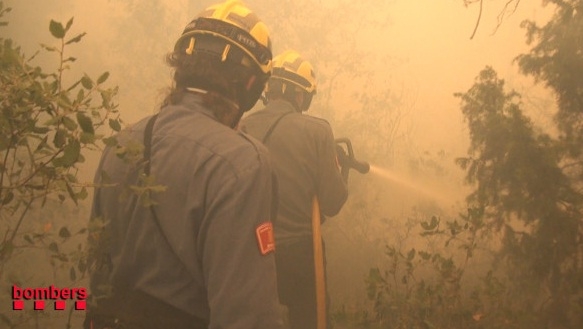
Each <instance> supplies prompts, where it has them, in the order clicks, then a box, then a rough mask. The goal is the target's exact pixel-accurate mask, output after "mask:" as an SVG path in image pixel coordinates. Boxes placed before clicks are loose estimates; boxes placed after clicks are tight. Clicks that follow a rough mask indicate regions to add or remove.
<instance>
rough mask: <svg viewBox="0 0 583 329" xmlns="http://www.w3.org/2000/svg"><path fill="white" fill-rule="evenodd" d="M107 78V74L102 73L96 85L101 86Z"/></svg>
mask: <svg viewBox="0 0 583 329" xmlns="http://www.w3.org/2000/svg"><path fill="white" fill-rule="evenodd" d="M108 77H109V72H104V73H103V74H102V75H100V76H99V78H98V79H97V84H101V83H104V82H105V80H107V78H108Z"/></svg>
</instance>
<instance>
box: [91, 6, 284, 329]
mask: <svg viewBox="0 0 583 329" xmlns="http://www.w3.org/2000/svg"><path fill="white" fill-rule="evenodd" d="M167 61H168V63H169V65H170V66H171V67H173V68H174V71H175V73H174V86H173V89H172V90H171V92H170V94H169V95H168V97H167V99H166V100H165V102H164V105H163V106H162V108H161V110H160V112H159V113H158V114H157V115H154V116H151V117H147V118H145V119H143V120H142V121H140V122H138V123H137V124H135V125H134V126H133V127H131V128H128V129H126V130H124V131H122V132H121V133H120V134H119V135H118V136H117V140H118V142H119V145H120V146H117V147H108V148H107V149H106V150H105V151H104V154H103V156H102V159H101V162H100V165H99V168H98V170H97V174H96V179H95V181H96V183H97V184H98V186H99V187H98V188H97V189H96V192H95V196H94V203H93V210H92V220H93V222H92V223H93V224H92V233H91V234H90V244H91V245H92V246H93V251H92V253H91V258H90V264H91V269H92V270H91V282H90V287H91V299H90V303H89V305H88V313H87V317H86V320H85V324H84V326H85V328H87V329H89V328H91V329H103V328H120V329H121V328H136V329H137V328H142V329H143V328H148V329H150V328H152V329H154V328H156V329H158V328H173V329H176V328H178V329H181V328H195V329H198V328H212V329H219V328H229V329H236V328H240V329H250V328H255V329H265V328H275V329H280V328H282V327H283V321H282V317H281V314H280V311H279V310H280V308H279V303H278V296H277V284H276V270H275V259H274V253H273V251H274V241H273V232H272V224H271V218H272V217H274V208H275V207H274V202H275V201H276V200H274V194H275V191H274V172H273V170H272V167H271V163H270V160H269V158H268V155H267V150H266V149H265V147H264V146H263V145H261V144H260V143H258V142H256V141H254V140H253V139H252V138H250V137H248V136H246V135H245V134H243V133H241V132H237V131H236V130H235V129H234V128H235V127H236V126H237V124H238V121H239V120H240V118H241V116H242V114H243V113H244V112H245V111H247V110H249V109H250V108H251V107H252V106H253V105H254V104H255V103H256V101H257V99H258V98H259V96H260V95H261V92H262V91H263V89H264V86H265V83H266V81H267V80H268V78H269V76H270V74H271V67H272V56H271V45H270V41H269V36H268V32H267V29H266V27H265V25H264V24H263V23H262V22H261V21H260V20H259V19H258V18H257V16H256V15H255V14H253V13H252V12H251V11H250V10H249V9H248V8H247V7H245V6H244V5H243V4H242V3H241V2H239V1H233V0H229V1H226V2H224V3H221V4H218V5H214V6H211V7H209V8H207V9H206V10H205V11H203V12H202V13H200V14H199V15H198V16H197V17H196V18H195V19H194V20H193V21H192V22H191V23H189V24H188V25H187V26H186V28H185V29H184V31H183V33H182V35H181V36H180V38H179V39H178V41H177V42H176V45H175V49H174V51H173V52H172V53H171V54H169V55H168V58H167ZM132 145H134V147H132ZM135 145H140V146H141V145H143V148H142V147H138V148H137V149H139V150H142V149H143V152H139V153H138V154H137V158H138V161H132V158H131V156H129V155H130V154H131V151H130V150H131V149H136V147H135ZM122 146H123V147H122ZM124 150H125V153H124ZM124 154H125V155H124ZM148 191H149V192H148ZM99 223H102V225H103V227H102V228H100V227H99Z"/></svg>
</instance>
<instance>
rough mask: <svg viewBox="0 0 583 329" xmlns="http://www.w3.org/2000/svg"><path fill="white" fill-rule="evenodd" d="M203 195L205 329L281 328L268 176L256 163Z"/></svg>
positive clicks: (266, 168) (267, 170) (263, 165)
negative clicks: (206, 197)
mask: <svg viewBox="0 0 583 329" xmlns="http://www.w3.org/2000/svg"><path fill="white" fill-rule="evenodd" d="M217 188H218V190H217V192H216V194H213V195H209V200H211V201H210V206H209V208H208V212H207V214H208V216H207V218H206V219H205V221H207V223H206V224H205V226H207V229H206V233H205V242H204V249H203V272H204V276H205V280H206V284H207V289H208V291H207V293H208V301H209V306H210V314H211V319H210V325H209V329H218V328H233V329H238V328H241V329H243V328H248V329H262V328H276V329H279V328H282V326H283V324H282V320H281V316H280V311H279V304H278V296H277V284H276V272H275V258H274V253H273V249H274V248H275V246H274V241H273V235H272V234H273V231H272V227H271V221H270V217H271V216H272V213H271V211H272V207H273V205H272V198H273V196H274V194H273V193H272V188H273V182H272V171H271V167H270V166H269V165H268V164H266V163H261V164H259V165H256V166H254V167H253V168H251V169H248V170H246V171H244V172H240V173H239V174H238V175H237V177H234V176H231V177H230V178H229V179H227V180H225V181H224V184H221V186H219V187H217Z"/></svg>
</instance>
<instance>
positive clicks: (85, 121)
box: [77, 112, 95, 134]
mask: <svg viewBox="0 0 583 329" xmlns="http://www.w3.org/2000/svg"><path fill="white" fill-rule="evenodd" d="M77 122H78V123H79V126H81V130H83V131H84V132H86V133H90V134H95V129H93V122H92V121H91V118H90V117H88V116H86V115H85V114H83V113H82V112H77Z"/></svg>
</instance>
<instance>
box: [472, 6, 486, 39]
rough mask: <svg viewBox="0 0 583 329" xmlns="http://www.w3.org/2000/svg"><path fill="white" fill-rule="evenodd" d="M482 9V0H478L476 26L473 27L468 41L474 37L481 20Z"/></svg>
mask: <svg viewBox="0 0 583 329" xmlns="http://www.w3.org/2000/svg"><path fill="white" fill-rule="evenodd" d="M483 7H484V0H480V13H479V14H478V19H477V20H476V26H475V27H474V32H472V36H470V40H472V39H473V38H474V36H475V35H476V31H477V30H478V25H480V19H482V9H483Z"/></svg>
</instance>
